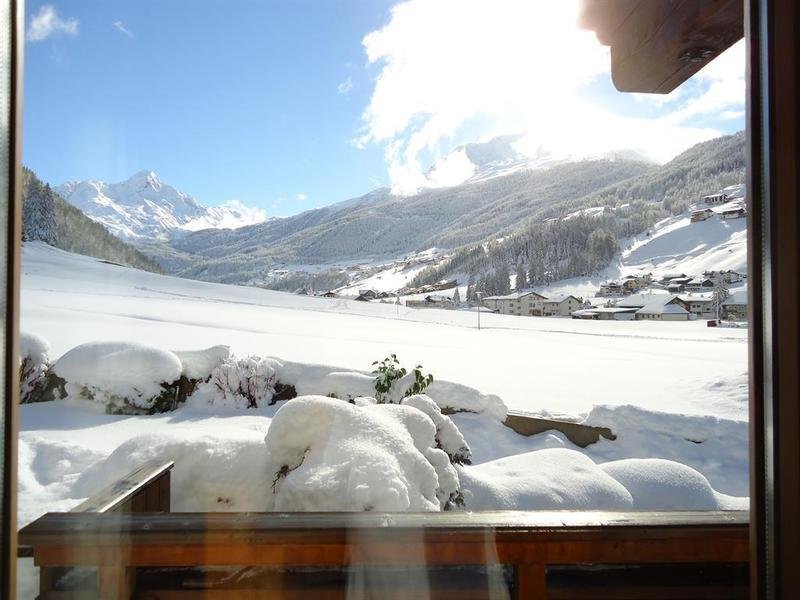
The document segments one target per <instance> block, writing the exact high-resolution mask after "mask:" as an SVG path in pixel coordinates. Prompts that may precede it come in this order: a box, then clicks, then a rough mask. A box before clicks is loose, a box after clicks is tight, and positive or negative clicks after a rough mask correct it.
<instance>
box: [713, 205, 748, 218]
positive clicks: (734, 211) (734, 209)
mask: <svg viewBox="0 0 800 600" xmlns="http://www.w3.org/2000/svg"><path fill="white" fill-rule="evenodd" d="M719 215H720V217H722V218H723V219H741V218H743V217H746V216H747V209H745V207H744V206H731V207H730V208H725V209H722V210H721V211H720V213H719Z"/></svg>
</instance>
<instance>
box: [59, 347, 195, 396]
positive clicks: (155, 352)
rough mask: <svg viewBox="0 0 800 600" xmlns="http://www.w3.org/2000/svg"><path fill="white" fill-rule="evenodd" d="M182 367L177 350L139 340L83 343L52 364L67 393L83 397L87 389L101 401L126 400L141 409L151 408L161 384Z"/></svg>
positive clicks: (172, 378) (172, 379)
mask: <svg viewBox="0 0 800 600" xmlns="http://www.w3.org/2000/svg"><path fill="white" fill-rule="evenodd" d="M181 370H182V366H181V361H180V360H179V359H178V357H177V356H176V355H175V354H174V353H172V352H169V351H166V350H159V349H157V348H153V347H150V346H145V345H144V344H140V343H137V342H89V343H86V344H81V345H80V346H76V347H75V348H73V349H72V350H70V351H69V352H67V353H66V354H64V355H63V356H62V357H61V358H59V359H58V360H57V361H56V363H55V365H53V371H54V372H55V374H56V375H58V376H59V377H61V378H62V379H64V380H66V382H67V393H68V394H70V395H75V396H81V395H83V394H82V392H83V389H85V390H88V392H89V393H90V394H91V395H92V397H93V398H94V399H95V400H96V401H98V402H101V403H109V404H111V403H118V402H119V401H121V400H124V401H126V402H127V403H129V404H131V405H133V406H136V407H139V408H150V407H151V406H152V404H153V400H154V398H155V397H156V396H158V395H159V394H161V392H162V391H163V388H162V387H161V384H162V383H172V382H174V381H176V380H177V379H178V378H179V377H180V375H181Z"/></svg>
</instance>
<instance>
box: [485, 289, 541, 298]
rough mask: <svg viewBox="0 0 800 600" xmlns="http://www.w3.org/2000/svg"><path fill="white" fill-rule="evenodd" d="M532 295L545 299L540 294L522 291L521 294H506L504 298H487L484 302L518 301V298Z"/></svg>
mask: <svg viewBox="0 0 800 600" xmlns="http://www.w3.org/2000/svg"><path fill="white" fill-rule="evenodd" d="M531 294H533V295H534V296H539V297H540V298H545V296H542V295H541V294H539V293H537V292H534V291H533V290H523V291H521V292H513V293H511V294H506V295H504V296H487V297H486V298H484V300H519V299H520V298H525V297H526V296H530V295H531Z"/></svg>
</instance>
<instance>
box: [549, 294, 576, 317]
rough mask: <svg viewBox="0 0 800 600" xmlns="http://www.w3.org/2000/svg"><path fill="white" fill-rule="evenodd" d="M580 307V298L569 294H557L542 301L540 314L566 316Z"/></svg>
mask: <svg viewBox="0 0 800 600" xmlns="http://www.w3.org/2000/svg"><path fill="white" fill-rule="evenodd" d="M582 307H583V300H582V299H580V298H576V297H575V296H570V295H559V296H554V297H552V298H548V299H547V300H545V301H544V303H543V312H542V315H544V316H545V317H556V316H558V317H568V316H570V315H571V314H572V313H573V312H575V311H576V310H578V309H580V308H582Z"/></svg>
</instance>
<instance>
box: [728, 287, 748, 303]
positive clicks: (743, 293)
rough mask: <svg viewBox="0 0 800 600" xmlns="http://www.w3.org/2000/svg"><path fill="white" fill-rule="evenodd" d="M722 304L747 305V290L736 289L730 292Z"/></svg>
mask: <svg viewBox="0 0 800 600" xmlns="http://www.w3.org/2000/svg"><path fill="white" fill-rule="evenodd" d="M722 304H723V305H724V306H731V305H736V304H739V305H742V306H747V290H736V291H734V292H731V295H730V296H728V297H727V298H726V299H725V302H723V303H722Z"/></svg>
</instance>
